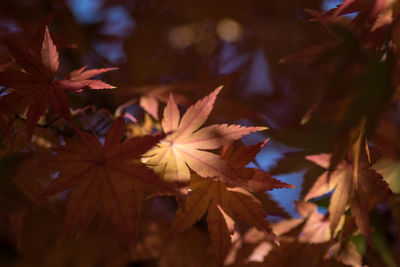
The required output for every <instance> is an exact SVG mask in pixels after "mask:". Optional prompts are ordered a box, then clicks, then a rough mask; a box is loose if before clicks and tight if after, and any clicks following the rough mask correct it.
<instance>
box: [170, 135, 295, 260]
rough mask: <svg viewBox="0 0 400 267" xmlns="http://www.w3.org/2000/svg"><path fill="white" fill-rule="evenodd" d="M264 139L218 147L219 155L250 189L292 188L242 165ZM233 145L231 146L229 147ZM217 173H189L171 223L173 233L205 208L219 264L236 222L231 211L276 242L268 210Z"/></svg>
mask: <svg viewBox="0 0 400 267" xmlns="http://www.w3.org/2000/svg"><path fill="white" fill-rule="evenodd" d="M264 144H265V142H261V143H259V144H257V145H253V146H249V147H246V146H244V145H241V146H239V148H238V149H236V150H235V151H233V150H232V149H233V146H227V147H224V148H223V149H221V155H222V156H223V157H224V158H225V159H227V160H228V163H229V164H230V165H231V166H235V172H234V174H235V175H237V177H239V178H240V179H242V180H243V183H244V184H246V185H247V187H248V188H249V189H250V190H254V191H267V190H272V189H275V188H291V187H293V186H292V185H289V184H287V183H284V182H281V181H279V180H277V179H274V178H272V177H271V176H270V175H269V174H268V173H266V172H264V171H262V170H258V171H259V172H256V171H255V170H256V169H253V168H244V166H246V165H247V164H248V163H249V162H250V161H251V160H253V159H254V157H255V156H256V155H257V153H258V151H260V149H261V148H262V147H263V145H264ZM231 148H232V149H231ZM219 178H220V177H217V178H216V179H203V178H201V177H199V176H197V175H192V177H191V183H190V186H191V190H192V191H191V193H190V195H189V197H188V198H187V199H186V204H185V207H184V208H181V209H180V210H178V212H177V217H176V219H175V221H174V223H173V225H172V235H176V234H177V233H180V232H183V231H185V230H186V229H188V228H189V227H191V226H192V225H193V224H194V223H195V222H196V221H198V220H199V219H200V218H201V217H202V216H203V215H204V214H205V213H206V211H207V210H208V214H207V222H208V228H209V231H210V234H211V240H212V247H213V249H214V251H215V253H216V255H217V263H218V264H219V265H222V263H223V261H224V259H225V257H226V254H227V252H228V251H229V248H230V247H231V234H232V233H233V230H234V226H235V222H234V220H233V214H236V215H237V216H239V217H240V218H241V219H242V220H243V221H245V222H246V223H247V224H248V225H250V226H254V227H255V228H256V229H258V230H260V231H262V232H264V234H265V235H266V236H267V237H268V238H270V239H272V240H274V241H276V242H277V240H278V239H277V237H276V236H275V235H274V234H273V233H272V230H271V228H270V227H269V222H268V221H267V220H266V219H265V218H266V216H267V213H266V212H265V210H264V207H263V205H262V203H261V202H260V201H259V200H258V199H257V198H256V197H255V196H254V195H253V194H252V193H250V192H249V191H247V190H245V189H244V188H242V187H230V186H228V185H227V184H225V183H224V182H223V181H221V179H219Z"/></svg>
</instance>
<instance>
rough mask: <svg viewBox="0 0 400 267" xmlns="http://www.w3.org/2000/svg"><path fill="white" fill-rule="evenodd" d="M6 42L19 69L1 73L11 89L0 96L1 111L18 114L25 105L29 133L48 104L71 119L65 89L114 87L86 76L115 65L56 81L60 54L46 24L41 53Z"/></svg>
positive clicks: (3, 83) (80, 71)
mask: <svg viewBox="0 0 400 267" xmlns="http://www.w3.org/2000/svg"><path fill="white" fill-rule="evenodd" d="M5 43H6V45H7V48H8V50H9V52H10V53H11V55H12V57H13V58H14V60H15V61H16V62H17V63H18V64H19V65H20V67H21V68H22V70H21V71H16V70H6V71H2V72H0V85H1V86H4V87H7V88H11V89H12V91H10V92H9V93H8V94H7V95H5V96H3V97H2V98H0V112H5V113H10V112H14V113H20V112H21V109H23V108H25V107H27V106H28V107H29V109H28V113H27V129H28V133H29V135H31V134H32V131H33V128H34V127H33V126H34V124H35V123H36V122H37V121H38V120H39V118H40V116H42V115H43V114H44V113H45V111H46V108H47V107H48V106H51V107H52V108H53V109H54V111H55V112H56V113H58V114H60V115H61V116H62V117H63V118H65V119H66V120H69V119H70V112H69V104H68V97H67V95H66V92H75V93H79V92H81V91H82V89H83V88H91V89H111V88H114V87H113V86H111V85H109V84H107V83H104V82H102V81H97V80H89V79H90V78H92V77H93V76H95V75H98V74H101V73H104V72H108V71H111V70H115V69H116V68H106V69H94V70H88V71H84V70H85V68H82V69H79V70H77V71H74V72H71V74H70V78H69V79H63V80H57V79H56V74H57V72H58V68H59V57H58V52H57V47H56V46H55V45H54V43H53V40H52V39H51V36H50V33H49V30H48V29H47V27H46V29H45V33H44V38H43V42H42V47H41V51H40V54H38V53H35V52H33V51H32V50H31V49H30V48H26V47H22V46H21V45H20V44H18V43H15V42H13V41H11V40H6V42H5Z"/></svg>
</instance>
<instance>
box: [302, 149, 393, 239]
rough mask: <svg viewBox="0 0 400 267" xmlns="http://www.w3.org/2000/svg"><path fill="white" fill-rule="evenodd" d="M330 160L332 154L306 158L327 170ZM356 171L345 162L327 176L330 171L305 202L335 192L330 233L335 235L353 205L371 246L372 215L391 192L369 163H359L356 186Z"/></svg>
mask: <svg viewBox="0 0 400 267" xmlns="http://www.w3.org/2000/svg"><path fill="white" fill-rule="evenodd" d="M330 157H331V155H330V154H319V155H312V156H307V157H306V158H307V159H308V160H310V161H312V162H314V163H315V164H317V165H319V166H321V167H323V168H325V169H328V167H329V162H330ZM353 168H354V166H353V165H352V164H350V163H348V162H345V161H342V162H341V163H339V165H338V167H337V169H336V170H335V171H333V172H332V174H331V175H330V176H328V171H326V172H324V173H323V174H322V175H321V176H320V177H318V179H317V180H316V182H315V183H314V185H313V187H312V188H311V189H310V191H309V192H308V193H307V195H306V196H305V197H304V199H305V200H308V199H312V198H315V197H319V196H322V195H324V194H327V193H329V192H331V191H332V190H333V189H334V192H333V194H332V197H331V200H330V204H329V209H328V210H329V221H330V226H331V233H334V232H335V230H336V228H337V227H338V225H339V222H340V220H341V218H342V216H343V214H344V212H345V210H346V206H347V205H350V208H351V214H352V215H353V217H354V218H355V220H356V223H357V225H358V227H360V230H361V232H362V233H363V234H364V235H365V236H366V238H367V239H368V240H369V242H370V243H371V239H370V237H369V234H370V228H369V217H368V215H369V212H370V210H371V209H372V208H373V207H374V206H375V205H376V204H377V203H380V202H382V201H383V200H385V198H386V197H387V196H388V194H389V193H390V189H389V187H388V185H387V183H386V182H385V181H384V180H383V179H382V176H381V175H379V174H378V173H377V172H375V171H374V170H372V169H369V168H368V163H367V162H366V161H365V160H363V161H361V162H360V167H359V168H358V175H357V180H356V182H357V183H356V184H355V183H354V180H353V179H355V177H354V175H353ZM332 237H333V234H332Z"/></svg>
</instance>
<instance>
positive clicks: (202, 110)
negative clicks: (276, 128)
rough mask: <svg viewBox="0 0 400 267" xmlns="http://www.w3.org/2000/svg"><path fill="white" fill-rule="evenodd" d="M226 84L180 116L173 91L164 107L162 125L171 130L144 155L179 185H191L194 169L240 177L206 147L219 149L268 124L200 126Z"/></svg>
mask: <svg viewBox="0 0 400 267" xmlns="http://www.w3.org/2000/svg"><path fill="white" fill-rule="evenodd" d="M221 89H222V87H218V88H217V89H215V90H214V91H213V92H212V93H211V94H210V95H208V96H206V97H204V98H203V99H201V100H199V101H198V102H197V103H195V104H194V105H192V106H190V107H189V109H188V110H187V111H186V113H185V114H184V115H183V116H182V118H180V114H179V110H178V107H177V105H176V104H175V101H174V98H173V96H172V94H171V95H170V98H169V100H168V103H167V106H166V107H165V109H164V117H163V119H162V121H161V126H162V129H163V131H164V132H165V133H171V134H169V135H168V136H167V137H166V138H165V139H163V140H162V141H161V142H160V143H158V144H157V145H156V146H155V147H154V148H153V149H151V150H150V151H148V152H147V153H146V154H145V155H144V161H145V162H146V164H147V165H149V166H151V167H152V168H153V169H154V171H155V172H156V173H160V174H161V176H162V177H163V179H164V180H166V181H168V182H173V183H175V184H177V185H178V186H179V187H182V186H187V184H188V182H189V179H190V170H189V167H190V169H192V170H193V171H195V172H196V173H197V174H198V175H200V176H202V177H219V178H220V179H222V180H224V181H226V182H234V183H235V182H236V183H238V182H239V180H238V179H236V178H235V177H234V176H232V175H231V171H230V170H231V168H230V167H229V166H228V164H227V163H226V161H224V160H223V159H222V158H221V157H220V156H218V155H216V154H214V153H211V152H208V151H206V150H210V149H217V148H219V147H221V146H222V145H225V144H228V143H230V142H232V141H233V140H236V139H240V138H241V137H242V136H244V135H247V134H249V133H251V132H255V131H262V130H265V129H266V127H244V126H240V125H227V124H220V125H217V124H214V125H211V126H208V127H205V128H202V129H200V130H199V128H200V127H201V126H202V125H203V124H204V123H205V121H206V120H207V118H208V116H209V114H210V113H211V110H212V108H213V105H214V102H215V100H216V97H217V95H218V93H219V92H220V90H221Z"/></svg>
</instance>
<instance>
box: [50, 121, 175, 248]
mask: <svg viewBox="0 0 400 267" xmlns="http://www.w3.org/2000/svg"><path fill="white" fill-rule="evenodd" d="M123 127H124V121H123V118H122V117H119V118H118V119H117V120H116V121H115V122H114V123H113V124H112V126H111V128H110V130H109V131H108V132H107V134H106V137H105V143H104V145H102V144H101V143H100V142H99V140H98V139H97V138H95V137H93V136H91V135H89V134H87V133H84V132H79V135H80V139H81V142H74V141H67V144H66V145H65V146H62V147H58V148H56V149H55V150H54V152H55V153H56V155H54V156H53V158H51V159H49V160H48V163H49V164H51V165H52V166H53V167H54V166H55V167H56V168H58V169H59V174H58V177H57V178H56V179H55V180H53V181H52V182H51V183H50V184H49V185H48V186H47V187H46V188H45V189H44V195H52V194H55V193H58V192H61V191H64V190H67V189H72V191H71V193H70V195H69V200H68V204H67V208H66V218H65V225H64V232H63V234H65V233H67V232H68V231H70V230H71V228H74V227H75V226H80V232H83V231H84V230H85V228H86V227H87V225H88V224H89V223H90V221H91V220H92V218H93V217H94V216H95V214H96V213H97V211H98V210H99V208H100V206H102V208H103V210H104V212H105V214H106V215H107V216H108V217H109V218H110V219H111V221H113V223H114V224H116V225H117V226H118V227H119V228H120V230H121V232H122V233H123V234H124V235H125V236H126V237H127V239H128V241H130V243H131V244H132V243H133V242H134V240H135V234H136V220H137V216H138V212H139V206H138V195H137V194H136V193H135V192H137V193H142V192H149V193H163V192H167V191H169V188H168V187H167V186H166V185H165V183H164V182H162V180H160V178H159V177H158V176H157V175H156V174H154V172H153V171H152V170H151V169H149V168H147V167H146V166H145V165H144V164H142V163H141V162H139V161H138V160H137V161H135V162H134V161H133V160H134V159H139V157H140V155H142V154H143V153H144V152H146V151H147V150H149V149H150V148H151V147H153V146H154V145H155V144H156V143H157V142H158V141H159V140H160V139H161V138H162V137H163V136H161V135H159V136H151V135H147V136H142V137H136V138H132V139H129V140H127V141H125V142H123V143H121V142H120V141H121V139H122V133H123Z"/></svg>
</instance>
